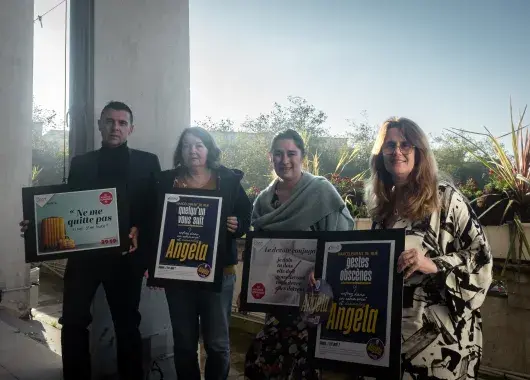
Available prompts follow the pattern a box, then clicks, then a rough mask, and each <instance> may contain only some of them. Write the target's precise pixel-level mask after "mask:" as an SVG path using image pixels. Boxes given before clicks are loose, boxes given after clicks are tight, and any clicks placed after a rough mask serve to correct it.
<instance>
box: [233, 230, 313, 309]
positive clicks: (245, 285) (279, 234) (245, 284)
mask: <svg viewBox="0 0 530 380" xmlns="http://www.w3.org/2000/svg"><path fill="white" fill-rule="evenodd" d="M263 238H265V239H293V240H295V239H303V240H306V239H309V240H317V246H318V239H319V235H318V233H317V232H311V231H250V232H248V233H247V235H246V241H245V251H244V254H243V275H242V281H241V293H240V299H239V302H240V306H239V308H240V310H242V311H248V312H259V313H273V312H280V313H298V312H299V305H298V304H296V305H293V306H285V305H281V306H280V305H271V304H263V303H256V302H252V301H251V300H249V299H248V290H249V276H250V266H251V259H252V254H251V251H252V244H253V240H254V239H263ZM317 252H318V251H317ZM271 256H272V255H271ZM315 257H318V256H316V255H315ZM307 280H309V278H308V279H307Z"/></svg>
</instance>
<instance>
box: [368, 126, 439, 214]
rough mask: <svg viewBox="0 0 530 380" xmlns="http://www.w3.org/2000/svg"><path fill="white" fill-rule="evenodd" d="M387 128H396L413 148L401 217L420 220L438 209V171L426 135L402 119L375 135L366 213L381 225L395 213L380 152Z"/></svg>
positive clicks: (391, 184)
mask: <svg viewBox="0 0 530 380" xmlns="http://www.w3.org/2000/svg"><path fill="white" fill-rule="evenodd" d="M390 128H398V129H399V130H400V131H401V133H402V134H403V136H404V137H405V139H406V140H407V141H408V142H410V143H411V144H412V145H414V169H413V170H412V172H411V173H410V174H409V176H408V180H407V183H406V185H405V186H404V188H403V190H404V197H403V199H401V200H400V202H403V203H401V204H402V206H401V205H400V209H401V216H403V217H406V218H408V219H411V220H414V221H418V220H422V219H424V218H425V217H427V216H429V215H430V214H431V213H433V212H434V211H436V210H438V209H439V207H440V200H439V199H438V168H437V165H436V160H435V159H434V155H433V153H432V150H431V148H430V147H429V141H428V139H427V135H426V134H425V133H424V132H423V131H422V130H421V128H420V127H419V126H418V125H417V124H416V123H415V122H413V121H412V120H410V119H407V118H404V117H401V118H395V117H393V118H390V119H388V120H386V121H385V122H384V123H383V124H382V125H381V128H380V129H379V132H378V134H377V138H376V140H375V144H374V148H373V149H372V155H371V158H370V170H371V177H370V180H369V183H368V185H367V188H366V192H365V194H366V195H365V200H366V203H367V205H368V210H369V212H370V215H371V217H372V218H373V220H375V221H379V222H380V221H383V220H385V219H387V218H389V217H390V216H392V214H393V213H394V210H395V209H396V199H395V192H394V181H393V179H392V176H391V174H390V173H389V172H388V171H387V170H386V168H385V164H384V161H383V160H384V159H383V152H382V147H383V143H384V141H385V137H386V134H387V131H388V130H389V129H390Z"/></svg>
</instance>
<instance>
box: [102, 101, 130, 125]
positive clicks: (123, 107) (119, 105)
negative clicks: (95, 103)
mask: <svg viewBox="0 0 530 380" xmlns="http://www.w3.org/2000/svg"><path fill="white" fill-rule="evenodd" d="M107 110H115V111H125V112H128V113H129V115H130V116H131V125H132V124H133V113H132V110H131V108H130V107H129V106H128V105H127V104H125V103H123V102H117V101H115V100H112V101H110V102H108V103H107V104H106V105H105V107H103V109H102V110H101V115H100V116H99V117H100V118H102V117H103V114H104V113H105V111H107Z"/></svg>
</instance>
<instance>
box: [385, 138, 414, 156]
mask: <svg viewBox="0 0 530 380" xmlns="http://www.w3.org/2000/svg"><path fill="white" fill-rule="evenodd" d="M397 148H399V150H400V152H401V153H402V154H403V155H405V156H406V155H408V154H410V152H412V150H413V149H414V148H415V146H414V145H412V144H411V143H409V142H408V141H402V142H395V141H387V142H386V143H384V144H383V154H386V155H391V154H394V152H395V151H396V149H397Z"/></svg>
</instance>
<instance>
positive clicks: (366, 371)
mask: <svg viewBox="0 0 530 380" xmlns="http://www.w3.org/2000/svg"><path fill="white" fill-rule="evenodd" d="M319 236H320V239H319V248H318V251H317V255H318V256H317V264H316V268H315V277H316V278H322V274H323V265H324V254H325V253H324V246H325V244H326V243H327V242H334V241H335V242H338V241H373V242H377V241H382V240H384V241H388V240H392V241H394V242H395V243H394V260H393V268H392V270H393V271H394V273H393V280H392V289H391V292H392V303H391V308H392V309H391V310H390V315H391V317H390V350H389V365H388V366H373V365H367V364H361V363H352V362H345V361H338V360H329V359H321V358H316V357H315V350H316V340H317V328H312V329H310V330H309V344H308V353H309V355H310V357H311V358H313V360H315V362H316V363H315V364H316V365H319V366H321V367H322V368H323V369H341V370H343V371H347V372H349V373H353V374H355V375H359V376H370V377H375V378H377V379H400V378H401V375H402V373H401V371H402V370H401V322H402V321H401V320H402V313H403V310H402V306H403V274H401V273H398V272H397V260H398V258H399V255H400V254H401V252H403V250H404V249H405V230H404V229H386V230H358V231H347V232H344V231H340V232H339V231H337V232H320V233H319ZM389 271H390V269H389Z"/></svg>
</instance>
